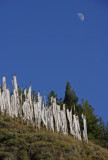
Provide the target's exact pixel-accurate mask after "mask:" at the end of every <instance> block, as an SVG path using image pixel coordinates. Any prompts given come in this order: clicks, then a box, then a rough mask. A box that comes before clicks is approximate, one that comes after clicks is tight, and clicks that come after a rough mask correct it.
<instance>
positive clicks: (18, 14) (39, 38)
mask: <svg viewBox="0 0 108 160" xmlns="http://www.w3.org/2000/svg"><path fill="white" fill-rule="evenodd" d="M79 12H81V13H83V14H84V16H85V20H84V21H83V22H82V21H81V20H80V19H79V17H78V16H77V13H79ZM4 73H6V75H7V81H8V84H10V80H11V74H13V75H14V74H15V73H16V74H17V76H18V82H19V85H20V86H21V85H22V84H23V86H24V87H25V85H26V84H27V85H28V86H29V82H30V81H31V82H32V88H33V89H34V90H35V91H36V92H38V91H39V90H40V91H41V94H43V92H44V91H46V93H49V92H50V91H51V90H54V91H55V92H56V93H57V94H58V96H59V97H62V98H64V92H65V86H66V82H67V81H70V83H71V86H72V88H73V89H74V90H75V91H76V94H77V96H78V97H79V99H80V100H81V98H84V99H85V100H86V99H88V101H89V104H91V105H92V106H93V107H94V108H95V113H96V114H98V115H100V116H102V118H103V119H104V120H105V121H108V1H107V0H0V79H1V78H2V76H3V75H4Z"/></svg>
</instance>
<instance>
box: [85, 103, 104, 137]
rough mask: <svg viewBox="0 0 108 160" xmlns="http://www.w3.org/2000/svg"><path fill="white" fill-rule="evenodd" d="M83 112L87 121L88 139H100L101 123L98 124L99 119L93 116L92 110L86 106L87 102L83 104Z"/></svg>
mask: <svg viewBox="0 0 108 160" xmlns="http://www.w3.org/2000/svg"><path fill="white" fill-rule="evenodd" d="M83 111H84V114H85V115H86V119H87V131H88V137H89V139H100V138H101V137H102V134H103V129H102V127H101V126H100V123H101V122H100V123H99V121H100V120H101V119H99V118H98V116H97V115H95V114H94V108H93V107H92V106H91V105H89V104H88V101H87V100H86V101H85V103H83Z"/></svg>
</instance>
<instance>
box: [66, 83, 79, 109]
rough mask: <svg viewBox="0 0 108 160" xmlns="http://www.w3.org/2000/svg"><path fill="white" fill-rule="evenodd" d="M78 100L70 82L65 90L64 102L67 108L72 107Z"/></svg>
mask: <svg viewBox="0 0 108 160" xmlns="http://www.w3.org/2000/svg"><path fill="white" fill-rule="evenodd" d="M77 102H78V97H77V96H76V93H75V91H74V90H73V89H72V87H71V85H70V82H67V84H66V90H65V98H64V103H65V104H66V108H69V109H71V108H72V107H73V106H74V105H76V104H77Z"/></svg>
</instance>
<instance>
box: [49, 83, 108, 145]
mask: <svg viewBox="0 0 108 160" xmlns="http://www.w3.org/2000/svg"><path fill="white" fill-rule="evenodd" d="M51 96H54V97H56V98H57V100H58V97H57V94H56V93H55V92H54V91H51V92H50V93H49V95H48V102H49V99H50V98H51ZM78 99H79V98H78V97H77V95H76V93H75V91H74V89H72V87H71V85H70V82H67V84H66V90H65V97H64V100H61V99H60V100H58V101H57V102H58V103H59V104H60V105H61V107H62V104H63V103H65V104H66V108H69V109H71V108H72V110H73V113H74V112H75V113H76V114H78V116H79V119H80V124H82V119H81V114H82V113H84V115H86V119H87V132H88V138H89V140H94V141H95V143H96V144H99V145H101V146H102V147H105V148H108V123H107V125H106V124H105V123H104V121H103V120H102V118H101V117H99V116H97V115H95V113H94V108H93V107H92V106H91V105H90V104H89V103H88V100H86V101H84V99H82V104H79V103H78ZM74 109H75V111H74ZM80 127H81V131H82V130H83V125H81V126H80Z"/></svg>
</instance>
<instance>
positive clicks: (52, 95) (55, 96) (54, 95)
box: [47, 91, 58, 105]
mask: <svg viewBox="0 0 108 160" xmlns="http://www.w3.org/2000/svg"><path fill="white" fill-rule="evenodd" d="M51 97H53V98H56V100H57V101H58V98H57V94H56V93H55V92H54V91H51V92H50V93H49V94H48V95H47V104H48V105H51Z"/></svg>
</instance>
